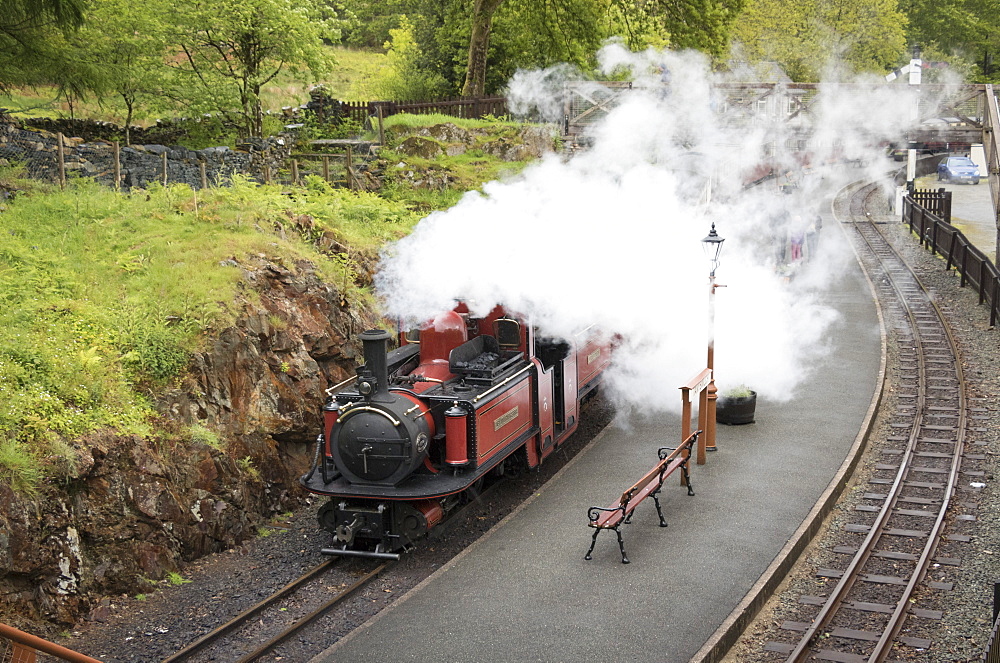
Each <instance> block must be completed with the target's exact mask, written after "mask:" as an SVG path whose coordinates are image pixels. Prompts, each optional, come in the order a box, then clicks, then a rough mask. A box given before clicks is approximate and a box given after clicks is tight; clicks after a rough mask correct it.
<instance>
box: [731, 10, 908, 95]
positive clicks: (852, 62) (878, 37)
mask: <svg viewBox="0 0 1000 663" xmlns="http://www.w3.org/2000/svg"><path fill="white" fill-rule="evenodd" d="M905 26H906V18H905V16H903V15H902V14H901V13H900V12H899V11H898V9H897V8H896V3H895V1H894V0H875V2H868V3H863V2H861V1H860V0H849V1H844V2H839V3H830V2H821V1H819V0H810V1H809V2H801V3H794V4H788V3H786V2H781V1H780V0H747V3H746V8H745V9H744V11H743V14H742V16H741V17H740V21H739V22H738V23H737V24H736V25H735V27H734V29H733V38H734V39H735V40H737V41H738V42H739V43H740V44H741V45H742V48H743V54H744V55H745V56H746V57H747V59H748V60H750V61H751V62H758V61H760V60H773V61H775V62H777V63H778V64H780V65H781V66H782V68H783V69H784V70H785V72H786V73H787V74H788V75H789V77H791V79H792V80H794V81H799V82H809V81H817V80H819V79H820V77H821V76H822V74H823V72H824V70H825V69H826V67H827V66H829V65H830V64H831V62H833V61H834V60H839V61H841V62H843V63H845V64H846V65H848V67H849V68H850V69H852V70H854V71H874V72H879V73H884V72H887V71H891V70H892V69H894V68H895V67H896V66H897V64H898V62H899V60H900V58H901V56H903V55H904V53H905V49H906V38H905V32H904V29H905Z"/></svg>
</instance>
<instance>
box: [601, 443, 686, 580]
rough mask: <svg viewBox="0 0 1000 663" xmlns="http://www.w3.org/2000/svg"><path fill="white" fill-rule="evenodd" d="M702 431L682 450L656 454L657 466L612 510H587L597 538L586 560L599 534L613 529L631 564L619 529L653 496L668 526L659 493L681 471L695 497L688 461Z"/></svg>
mask: <svg viewBox="0 0 1000 663" xmlns="http://www.w3.org/2000/svg"><path fill="white" fill-rule="evenodd" d="M700 434H701V431H700V430H699V431H695V432H694V433H692V434H691V435H690V436H689V437H688V438H687V439H686V440H684V442H683V443H681V445H680V446H679V447H676V448H672V447H661V448H660V449H659V450H657V452H656V455H657V457H658V458H659V461H658V462H657V463H656V465H654V466H653V469H651V470H650V471H649V472H646V474H645V476H643V477H642V478H641V479H639V480H638V481H636V482H635V483H634V484H632V487H630V488H629V489H628V490H626V491H625V492H624V493H622V496H621V498H619V500H618V503H617V504H614V505H612V506H608V507H599V506H592V507H590V509H589V510H588V511H587V519H588V520H589V521H590V523H589V526H590V527H593V528H594V536H593V538H592V539H591V540H590V549H589V550H588V551H587V555H586V556H585V557H584V559H588V560H589V559H591V556H590V554H591V553H592V552H594V546H595V545H596V544H597V535H598V534H600V533H601V530H606V529H613V530H614V531H615V534H617V535H618V547H619V548H620V549H621V551H622V564H628V563H629V560H628V557H627V556H626V555H625V544H624V543H623V542H622V533H621V530H620V529H619V528H620V527H621V526H622V525H623V524H629V523H630V522H631V520H632V512H633V511H635V508H636V507H637V506H639V503H640V502H642V501H643V500H644V499H646V498H647V497H649V496H652V497H653V502H654V503H655V504H656V513H657V514H658V515H659V516H660V527H666V526H667V521H666V520H664V518H663V510H662V509H661V508H660V499H659V497H657V494H658V493H659V492H660V488H661V487H662V486H663V482H664V481H665V480H666V478H667V477H668V476H670V475H671V474H672V473H673V472H674V470H676V469H677V468H680V469H681V473H682V477H681V478H682V481H683V483H682V485H684V486H687V490H688V495H694V490H693V489H692V488H691V475H690V473H689V472H688V460H689V459H690V458H691V453H692V449H693V448H694V445H695V443H696V442H697V441H698V436H699V435H700Z"/></svg>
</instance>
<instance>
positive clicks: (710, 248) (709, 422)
mask: <svg viewBox="0 0 1000 663" xmlns="http://www.w3.org/2000/svg"><path fill="white" fill-rule="evenodd" d="M725 241H726V240H725V238H723V237H719V234H718V233H717V232H715V222H714V221H713V222H712V229H711V230H710V231H709V233H708V235H706V236H705V238H704V239H702V240H701V246H702V248H703V249H704V250H705V255H706V256H707V257H708V260H709V263H710V264H711V265H712V269H711V271H710V272H709V273H708V363H707V368H708V370H709V383H708V388H707V389H706V392H707V402H706V404H705V408H704V409H705V420H704V421H703V422H700V423H701V428H702V430H704V431H705V449H706V450H707V451H715V449H716V446H715V401H716V399H717V398H718V395H717V392H718V390H717V389H716V387H715V289H716V288H724V287H726V286H724V285H717V284H716V283H715V270H716V269H718V268H719V256H720V255H722V243H723V242H725ZM698 409H699V410H701V408H698ZM699 418H701V417H699Z"/></svg>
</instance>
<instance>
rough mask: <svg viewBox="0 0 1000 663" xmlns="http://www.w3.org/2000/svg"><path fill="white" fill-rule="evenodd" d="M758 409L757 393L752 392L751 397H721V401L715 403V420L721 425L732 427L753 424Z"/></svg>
mask: <svg viewBox="0 0 1000 663" xmlns="http://www.w3.org/2000/svg"><path fill="white" fill-rule="evenodd" d="M756 409H757V392H756V391H751V392H750V395H749V396H740V397H737V398H731V397H730V398H727V397H725V396H720V397H719V400H717V401H716V402H715V420H716V421H717V422H719V423H720V424H729V425H731V426H736V425H740V424H752V423H753V417H754V412H755V411H756Z"/></svg>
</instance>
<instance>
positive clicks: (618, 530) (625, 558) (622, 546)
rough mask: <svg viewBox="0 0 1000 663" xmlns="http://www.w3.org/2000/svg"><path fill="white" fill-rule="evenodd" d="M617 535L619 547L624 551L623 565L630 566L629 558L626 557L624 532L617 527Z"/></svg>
mask: <svg viewBox="0 0 1000 663" xmlns="http://www.w3.org/2000/svg"><path fill="white" fill-rule="evenodd" d="M615 534H617V535H618V547H619V548H620V549H621V551H622V564H628V557H626V556H625V543H624V542H623V541H622V532H621V530H620V529H618V528H617V527H616V528H615Z"/></svg>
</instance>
